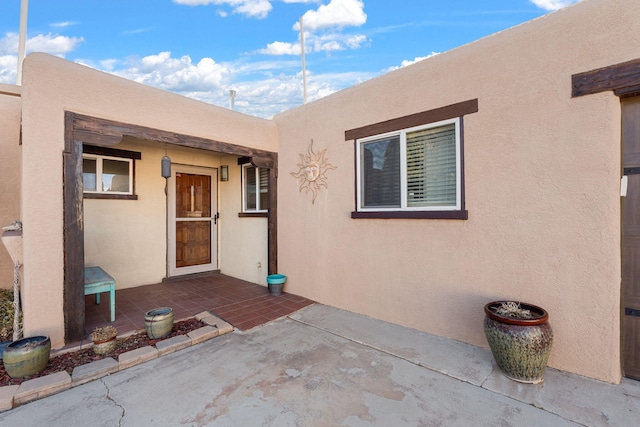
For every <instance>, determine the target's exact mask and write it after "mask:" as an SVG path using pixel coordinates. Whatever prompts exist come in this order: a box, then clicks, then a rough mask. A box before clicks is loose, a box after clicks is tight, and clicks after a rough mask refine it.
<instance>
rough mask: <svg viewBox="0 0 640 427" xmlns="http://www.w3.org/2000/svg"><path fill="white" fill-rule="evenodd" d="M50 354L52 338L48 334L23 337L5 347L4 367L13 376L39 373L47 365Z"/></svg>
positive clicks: (20, 376) (18, 376) (19, 376)
mask: <svg viewBox="0 0 640 427" xmlns="http://www.w3.org/2000/svg"><path fill="white" fill-rule="evenodd" d="M50 354H51V340H50V339H49V337H48V336H35V337H28V338H22V339H21V340H18V341H14V342H12V343H11V344H9V345H7V347H6V348H5V349H4V354H3V355H2V359H3V363H4V369H5V371H7V374H8V375H9V376H10V377H11V378H22V377H28V376H31V375H35V374H39V373H40V372H42V371H44V369H45V368H46V367H47V364H48V363H49V355H50Z"/></svg>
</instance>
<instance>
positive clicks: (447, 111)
mask: <svg viewBox="0 0 640 427" xmlns="http://www.w3.org/2000/svg"><path fill="white" fill-rule="evenodd" d="M477 112H478V99H477V98H476V99H471V100H469V101H463V102H458V103H457V104H451V105H447V106H445V107H440V108H436V109H433V110H427V111H422V112H420V113H415V114H410V115H408V116H403V117H398V118H395V119H391V120H386V121H384V122H379V123H374V124H371V125H367V126H363V127H360V128H357V129H351V130H347V131H345V133H344V139H345V141H350V140H353V139H359V138H366V137H368V136H373V135H380V134H383V133H387V132H394V131H397V130H401V129H408V128H412V127H414V126H420V125H425V124H429V123H435V122H439V121H441V120H448V119H453V118H455V117H462V116H464V115H466V114H472V113H477Z"/></svg>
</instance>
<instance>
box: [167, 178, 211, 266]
mask: <svg viewBox="0 0 640 427" xmlns="http://www.w3.org/2000/svg"><path fill="white" fill-rule="evenodd" d="M172 169H173V173H172V176H171V178H170V181H171V182H170V183H169V191H170V194H169V195H170V197H169V209H170V221H169V227H170V229H169V251H168V253H169V260H168V261H169V274H170V275H171V276H176V275H181V274H189V273H199V272H203V271H210V270H214V269H216V268H217V254H216V248H217V208H216V206H217V205H216V198H217V197H216V187H217V173H216V170H214V169H205V168H195V167H188V166H180V165H173V167H172Z"/></svg>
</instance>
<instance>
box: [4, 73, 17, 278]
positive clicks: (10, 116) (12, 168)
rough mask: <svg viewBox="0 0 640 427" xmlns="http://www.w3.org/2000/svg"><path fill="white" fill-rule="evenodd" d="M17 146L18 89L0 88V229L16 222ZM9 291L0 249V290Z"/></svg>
mask: <svg viewBox="0 0 640 427" xmlns="http://www.w3.org/2000/svg"><path fill="white" fill-rule="evenodd" d="M19 144H20V87H18V86H10V85H3V84H0V173H2V178H1V179H0V227H3V226H5V225H9V224H11V223H12V222H13V221H15V220H17V219H20V151H21V150H20V145H19ZM0 234H1V231H0ZM10 288H13V262H12V261H11V257H10V256H9V252H7V251H6V250H5V248H4V246H2V245H0V289H10Z"/></svg>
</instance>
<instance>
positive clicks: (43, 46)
mask: <svg viewBox="0 0 640 427" xmlns="http://www.w3.org/2000/svg"><path fill="white" fill-rule="evenodd" d="M83 41H84V38H82V37H67V36H60V35H55V34H51V33H49V34H46V35H44V34H38V35H37V36H35V37H32V38H30V39H27V52H46V53H50V54H52V55H58V56H64V55H65V54H67V53H69V52H71V51H72V50H74V49H75V48H76V47H77V46H78V45H79V44H80V43H82V42H83Z"/></svg>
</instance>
